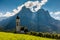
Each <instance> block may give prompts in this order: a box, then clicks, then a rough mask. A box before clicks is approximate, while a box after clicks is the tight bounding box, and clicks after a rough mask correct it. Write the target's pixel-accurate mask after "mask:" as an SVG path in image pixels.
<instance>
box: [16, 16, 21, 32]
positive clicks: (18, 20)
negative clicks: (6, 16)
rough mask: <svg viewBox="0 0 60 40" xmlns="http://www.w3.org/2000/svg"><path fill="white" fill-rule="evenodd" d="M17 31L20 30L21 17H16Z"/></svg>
mask: <svg viewBox="0 0 60 40" xmlns="http://www.w3.org/2000/svg"><path fill="white" fill-rule="evenodd" d="M16 32H20V18H19V17H18V16H17V17H16Z"/></svg>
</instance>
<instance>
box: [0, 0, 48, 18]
mask: <svg viewBox="0 0 60 40" xmlns="http://www.w3.org/2000/svg"><path fill="white" fill-rule="evenodd" d="M46 2H47V0H42V1H41V2H39V1H27V2H25V3H24V4H22V5H20V6H18V7H17V9H13V11H12V12H6V13H5V14H3V13H0V18H4V17H6V18H8V17H11V16H14V15H16V14H17V13H19V12H20V11H21V10H22V8H23V7H24V6H25V7H26V8H29V9H30V10H31V11H32V12H37V11H38V10H39V9H41V7H42V6H43V5H44V4H45V3H46ZM4 19H5V18H4Z"/></svg>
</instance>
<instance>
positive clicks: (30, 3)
mask: <svg viewBox="0 0 60 40" xmlns="http://www.w3.org/2000/svg"><path fill="white" fill-rule="evenodd" d="M46 2H47V0H42V1H41V2H39V1H34V2H33V1H28V2H26V3H25V6H26V8H29V9H30V10H31V11H32V12H37V11H38V10H39V9H41V7H42V6H43V5H44V4H45V3H46ZM34 7H35V8H34Z"/></svg>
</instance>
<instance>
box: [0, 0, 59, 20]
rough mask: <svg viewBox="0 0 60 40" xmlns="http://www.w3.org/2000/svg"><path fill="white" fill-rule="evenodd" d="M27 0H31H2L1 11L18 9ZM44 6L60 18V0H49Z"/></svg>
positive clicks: (0, 2) (0, 1) (0, 3)
mask: <svg viewBox="0 0 60 40" xmlns="http://www.w3.org/2000/svg"><path fill="white" fill-rule="evenodd" d="M27 1H29V0H0V13H1V12H2V13H3V14H4V13H6V12H7V11H9V12H11V11H12V10H13V9H16V8H17V7H18V6H20V5H22V4H23V3H25V2H27ZM30 1H36V0H30ZM39 1H41V0H39ZM42 8H44V9H46V10H48V11H49V12H52V16H53V17H54V18H55V17H57V16H58V17H59V18H58V17H57V19H59V20H60V15H59V14H60V0H48V2H47V3H46V4H45V5H44V6H42ZM53 12H54V13H55V14H54V13H53ZM56 13H57V14H56Z"/></svg>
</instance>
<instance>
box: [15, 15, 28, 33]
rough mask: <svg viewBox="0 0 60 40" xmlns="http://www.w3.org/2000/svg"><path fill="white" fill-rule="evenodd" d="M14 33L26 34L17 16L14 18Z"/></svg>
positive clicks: (25, 29) (26, 30)
mask: <svg viewBox="0 0 60 40" xmlns="http://www.w3.org/2000/svg"><path fill="white" fill-rule="evenodd" d="M16 32H18V33H26V32H28V29H27V28H25V27H23V26H21V25H20V18H19V16H17V17H16Z"/></svg>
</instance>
